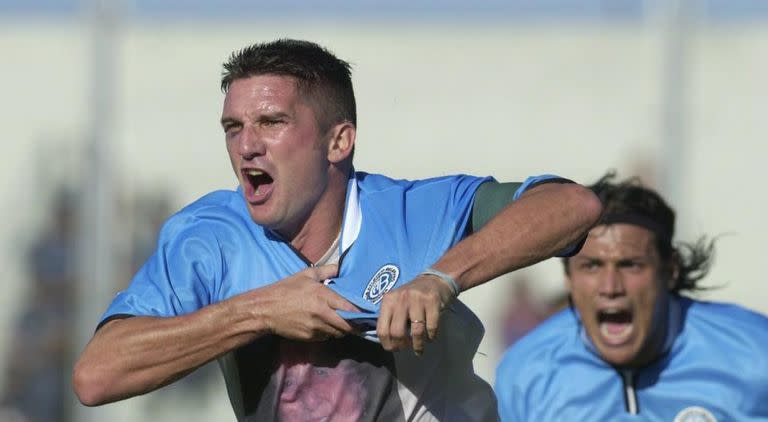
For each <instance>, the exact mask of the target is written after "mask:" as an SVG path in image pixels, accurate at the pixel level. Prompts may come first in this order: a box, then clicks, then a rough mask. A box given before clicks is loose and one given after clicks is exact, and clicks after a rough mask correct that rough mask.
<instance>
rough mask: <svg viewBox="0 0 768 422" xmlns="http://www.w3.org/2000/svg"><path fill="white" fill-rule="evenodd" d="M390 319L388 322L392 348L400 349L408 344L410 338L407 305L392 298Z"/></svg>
mask: <svg viewBox="0 0 768 422" xmlns="http://www.w3.org/2000/svg"><path fill="white" fill-rule="evenodd" d="M390 302H391V303H392V321H391V322H390V328H389V331H390V336H391V339H392V344H393V350H400V349H403V348H405V347H407V346H408V345H409V343H410V342H411V338H410V336H409V333H408V307H407V305H404V304H403V303H402V301H400V300H392V301H390Z"/></svg>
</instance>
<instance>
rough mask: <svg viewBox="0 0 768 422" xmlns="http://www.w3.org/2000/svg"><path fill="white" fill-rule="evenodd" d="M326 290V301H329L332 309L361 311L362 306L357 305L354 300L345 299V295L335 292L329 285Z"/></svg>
mask: <svg viewBox="0 0 768 422" xmlns="http://www.w3.org/2000/svg"><path fill="white" fill-rule="evenodd" d="M325 290H326V291H327V294H326V295H325V299H326V303H328V306H329V307H331V308H332V309H338V310H342V311H349V312H360V308H358V307H357V306H355V305H354V304H353V303H352V302H350V301H348V300H347V299H344V297H343V296H341V295H340V294H338V293H336V292H334V291H333V290H331V289H330V288H328V287H325Z"/></svg>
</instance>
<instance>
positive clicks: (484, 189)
mask: <svg viewBox="0 0 768 422" xmlns="http://www.w3.org/2000/svg"><path fill="white" fill-rule="evenodd" d="M522 185H523V184H522V183H517V182H510V183H499V182H494V181H490V182H485V183H483V184H482V185H480V187H478V188H477V192H476V193H475V203H474V205H473V206H472V221H471V227H470V228H469V230H470V233H474V232H476V231H478V230H480V228H481V227H483V226H484V225H485V223H487V222H488V221H490V219H491V218H493V216H495V215H496V214H498V213H499V211H501V210H502V209H503V208H504V207H506V206H507V205H509V204H510V203H511V202H512V197H513V196H514V195H515V192H517V189H519V188H520V186H522Z"/></svg>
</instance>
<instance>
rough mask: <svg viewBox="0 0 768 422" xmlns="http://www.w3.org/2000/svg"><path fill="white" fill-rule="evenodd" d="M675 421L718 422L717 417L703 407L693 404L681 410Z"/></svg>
mask: <svg viewBox="0 0 768 422" xmlns="http://www.w3.org/2000/svg"><path fill="white" fill-rule="evenodd" d="M674 422H717V418H716V417H715V415H713V414H712V412H710V411H709V410H707V409H705V408H703V407H699V406H691V407H686V408H685V409H683V410H681V411H680V413H678V414H677V416H675V421H674Z"/></svg>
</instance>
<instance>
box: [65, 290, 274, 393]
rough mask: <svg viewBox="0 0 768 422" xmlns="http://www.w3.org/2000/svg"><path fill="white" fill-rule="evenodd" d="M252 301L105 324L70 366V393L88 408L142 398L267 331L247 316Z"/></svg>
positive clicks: (243, 298)
mask: <svg viewBox="0 0 768 422" xmlns="http://www.w3.org/2000/svg"><path fill="white" fill-rule="evenodd" d="M249 293H252V292H249ZM251 296H253V294H248V293H246V294H244V295H241V296H237V297H235V298H232V299H230V300H227V301H224V302H221V303H218V304H214V305H211V306H208V307H205V308H203V309H201V310H200V311H197V312H194V313H191V314H188V315H184V316H179V317H169V318H154V317H132V318H127V319H121V320H114V321H111V322H109V323H107V324H106V325H105V326H103V327H102V328H101V329H100V330H99V331H98V332H97V333H96V334H95V335H94V337H93V339H92V340H91V342H90V343H89V344H88V346H87V347H86V349H85V351H84V352H83V354H82V356H81V357H80V359H79V361H78V362H77V364H76V366H75V370H74V375H73V382H74V388H75V392H76V393H77V395H78V397H79V398H80V400H81V401H82V402H83V403H84V404H86V405H89V406H95V405H100V404H104V403H109V402H113V401H117V400H121V399H124V398H128V397H132V396H135V395H139V394H144V393H146V392H149V391H152V390H155V389H157V388H159V387H162V386H164V385H166V384H169V383H171V382H173V381H175V380H177V379H179V378H181V377H183V376H184V375H186V374H188V373H189V372H191V371H192V370H194V369H195V368H197V367H199V366H201V365H203V364H205V363H206V362H208V361H210V360H212V359H215V358H216V357H218V356H220V355H222V354H224V353H226V352H227V351H230V350H232V349H234V348H237V347H239V346H241V345H243V344H246V343H248V342H250V341H253V340H254V339H256V338H258V337H259V336H261V335H264V334H265V333H266V332H267V329H266V325H265V324H263V322H262V321H263V318H261V317H260V316H259V315H255V314H254V311H252V309H258V306H256V304H255V300H254V298H253V297H251ZM251 305H253V306H251Z"/></svg>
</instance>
